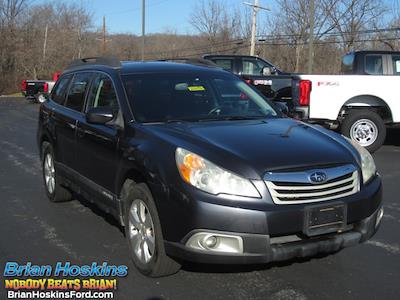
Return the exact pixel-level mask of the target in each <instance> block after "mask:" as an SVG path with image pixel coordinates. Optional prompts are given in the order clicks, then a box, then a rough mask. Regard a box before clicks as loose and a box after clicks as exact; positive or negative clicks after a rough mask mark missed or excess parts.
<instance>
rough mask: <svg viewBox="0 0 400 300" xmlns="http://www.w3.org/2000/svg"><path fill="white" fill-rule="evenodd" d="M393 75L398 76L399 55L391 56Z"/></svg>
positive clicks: (399, 71) (399, 68)
mask: <svg viewBox="0 0 400 300" xmlns="http://www.w3.org/2000/svg"><path fill="white" fill-rule="evenodd" d="M392 63H393V75H400V55H393V56H392Z"/></svg>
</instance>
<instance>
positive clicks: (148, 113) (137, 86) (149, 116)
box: [122, 74, 278, 123]
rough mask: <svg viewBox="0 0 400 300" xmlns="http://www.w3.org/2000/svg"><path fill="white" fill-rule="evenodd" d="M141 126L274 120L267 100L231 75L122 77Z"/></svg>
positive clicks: (272, 109)
mask: <svg viewBox="0 0 400 300" xmlns="http://www.w3.org/2000/svg"><path fill="white" fill-rule="evenodd" d="M122 78H123V82H124V85H125V89H126V93H127V96H128V99H129V101H130V103H131V105H132V109H133V113H134V116H135V118H136V120H137V121H139V122H142V123H154V122H174V121H207V120H227V119H252V118H266V117H275V116H277V115H278V114H277V112H276V111H275V109H274V108H272V107H271V106H270V105H269V104H268V102H267V101H266V99H264V98H263V97H262V96H261V95H259V94H258V93H257V92H256V91H254V90H253V89H252V88H251V87H249V86H248V85H247V84H246V83H245V82H243V81H242V80H240V79H238V78H236V77H233V76H223V75H222V76H220V75H218V74H217V75H215V76H214V74H213V75H211V76H210V75H206V76H204V75H203V76H195V75H193V74H180V75H177V74H140V75H124V76H122Z"/></svg>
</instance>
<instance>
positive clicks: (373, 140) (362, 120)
mask: <svg viewBox="0 0 400 300" xmlns="http://www.w3.org/2000/svg"><path fill="white" fill-rule="evenodd" d="M341 128H342V133H343V134H344V135H345V136H347V137H349V138H351V139H352V140H353V141H355V142H357V143H358V144H360V146H363V147H364V148H366V149H367V150H368V151H370V152H375V151H376V150H378V149H379V148H380V147H381V146H382V144H383V143H384V141H385V138H386V127H385V122H384V121H383V119H382V118H381V116H379V115H378V114H377V113H376V112H374V111H372V110H367V109H360V110H351V111H350V112H349V113H348V115H347V116H346V118H345V119H344V120H343V122H342V127H341Z"/></svg>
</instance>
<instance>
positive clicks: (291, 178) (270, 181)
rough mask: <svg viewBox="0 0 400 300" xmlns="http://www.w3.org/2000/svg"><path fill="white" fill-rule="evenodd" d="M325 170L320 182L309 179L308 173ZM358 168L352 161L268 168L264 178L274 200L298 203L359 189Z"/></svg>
mask: <svg viewBox="0 0 400 300" xmlns="http://www.w3.org/2000/svg"><path fill="white" fill-rule="evenodd" d="M315 172H323V173H324V174H326V177H327V178H326V180H325V181H324V182H323V183H312V182H311V180H310V175H311V174H313V173H315ZM358 177H359V176H358V170H357V168H356V167H354V166H353V165H344V166H340V167H335V168H326V169H318V170H315V169H312V170H308V171H301V172H269V173H267V174H266V175H265V177H264V181H265V183H266V185H267V187H268V190H269V192H270V194H271V196H272V200H273V201H274V203H276V204H298V203H309V202H319V201H326V200H333V199H337V198H342V197H346V196H349V195H352V194H355V193H357V192H358V191H359V189H360V184H359V178H358Z"/></svg>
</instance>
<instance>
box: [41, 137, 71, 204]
mask: <svg viewBox="0 0 400 300" xmlns="http://www.w3.org/2000/svg"><path fill="white" fill-rule="evenodd" d="M42 149H43V158H42V169H43V180H44V188H45V190H46V195H47V198H49V200H50V201H51V202H64V201H69V200H71V198H72V196H71V193H70V192H69V191H68V190H66V189H65V188H64V187H62V186H61V185H60V178H59V176H58V175H57V169H56V166H55V164H54V152H53V148H52V147H51V145H50V144H49V143H47V142H44V143H43V145H42Z"/></svg>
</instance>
